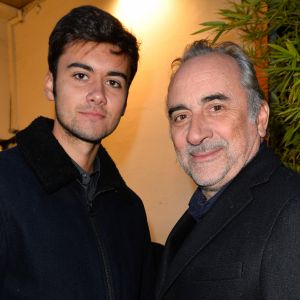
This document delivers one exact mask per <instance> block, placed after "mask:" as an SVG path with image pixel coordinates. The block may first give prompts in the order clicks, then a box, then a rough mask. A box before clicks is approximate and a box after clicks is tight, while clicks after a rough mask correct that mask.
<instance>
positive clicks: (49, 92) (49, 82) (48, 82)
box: [44, 71, 55, 101]
mask: <svg viewBox="0 0 300 300" xmlns="http://www.w3.org/2000/svg"><path fill="white" fill-rule="evenodd" d="M53 87H54V82H53V75H52V73H51V72H50V71H48V72H47V74H46V77H45V83H44V93H45V96H46V97H47V98H48V100H51V101H53V100H55V98H54V93H53Z"/></svg>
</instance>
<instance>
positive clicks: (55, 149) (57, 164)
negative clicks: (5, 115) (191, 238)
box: [0, 118, 153, 300]
mask: <svg viewBox="0 0 300 300" xmlns="http://www.w3.org/2000/svg"><path fill="white" fill-rule="evenodd" d="M52 125H53V124H52V122H51V121H50V120H46V119H45V118H39V119H37V120H35V121H34V122H33V123H32V124H31V125H30V126H29V127H28V128H27V129H25V130H24V131H21V132H20V133H19V134H18V136H17V141H18V146H17V147H15V148H13V149H11V150H7V151H4V152H2V153H1V154H0V299H3V300H10V299H14V300H18V299H20V300H27V299H30V300H48V299H49V300H59V299H61V300H76V299H82V300H101V299H114V300H118V299H122V300H123V299H124V300H125V299H126V300H133V299H142V300H144V299H152V297H151V291H152V290H153V289H152V282H153V273H152V261H151V256H150V253H149V250H150V237H149V231H148V226H147V221H146V216H145V211H144V208H143V205H142V202H141V201H140V199H139V198H138V197H137V196H136V195H135V194H134V193H133V192H132V191H131V190H130V189H129V188H128V187H127V186H126V184H125V182H124V181H123V179H122V178H121V176H120V174H119V172H118V170H117V168H116V167H115V164H114V163H113V161H112V160H111V158H110V157H109V156H108V154H107V153H106V151H105V150H104V148H103V147H100V150H99V153H98V155H99V158H100V180H99V186H98V187H97V196H96V198H95V200H94V203H93V207H92V208H91V209H89V208H88V206H87V204H86V201H85V192H84V189H83V188H82V186H81V185H80V183H79V181H78V178H79V172H78V170H77V168H76V167H75V166H74V164H73V163H72V161H71V159H70V158H69V157H68V155H67V154H66V153H65V152H64V150H63V148H62V147H61V146H60V145H59V143H58V142H57V141H56V139H55V138H54V136H53V135H52V133H51V128H52Z"/></svg>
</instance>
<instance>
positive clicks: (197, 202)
mask: <svg viewBox="0 0 300 300" xmlns="http://www.w3.org/2000/svg"><path fill="white" fill-rule="evenodd" d="M227 185H228V184H226V185H225V186H224V187H223V188H222V189H220V190H219V191H218V192H217V193H216V194H215V195H214V196H212V197H211V198H210V199H209V200H207V199H206V197H205V196H204V194H203V193H202V191H201V188H200V187H199V186H198V188H197V189H196V191H195V193H194V194H193V196H192V198H191V200H190V202H189V209H188V211H189V213H190V214H191V215H192V217H193V218H194V219H195V220H196V221H197V222H198V221H200V220H201V218H202V217H203V216H204V215H205V214H206V213H207V212H208V210H209V209H210V208H211V207H212V206H213V204H214V203H215V202H216V201H217V200H218V198H219V196H220V195H221V194H222V193H223V191H224V190H225V188H226V187H227Z"/></svg>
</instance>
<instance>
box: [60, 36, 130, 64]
mask: <svg viewBox="0 0 300 300" xmlns="http://www.w3.org/2000/svg"><path fill="white" fill-rule="evenodd" d="M66 60H80V61H82V60H94V61H95V62H101V63H102V64H103V62H106V63H108V64H109V63H111V64H116V65H126V67H128V65H129V60H128V57H127V56H126V55H124V54H122V53H120V48H119V47H118V46H117V45H113V44H110V43H96V42H90V41H88V42H84V41H76V42H72V43H69V44H67V45H66V46H65V48H64V52H63V53H62V55H61V56H60V58H59V62H61V61H66Z"/></svg>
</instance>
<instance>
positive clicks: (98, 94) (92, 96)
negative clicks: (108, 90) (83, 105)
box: [86, 83, 107, 105]
mask: <svg viewBox="0 0 300 300" xmlns="http://www.w3.org/2000/svg"><path fill="white" fill-rule="evenodd" d="M86 99H87V101H88V102H92V103H94V104H96V105H105V104H106V103H107V99H106V95H105V88H104V86H103V85H102V84H99V83H97V84H93V85H92V86H90V89H89V92H88V94H87V96H86Z"/></svg>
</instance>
